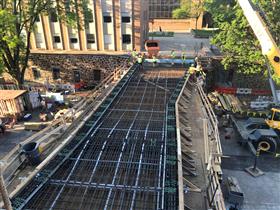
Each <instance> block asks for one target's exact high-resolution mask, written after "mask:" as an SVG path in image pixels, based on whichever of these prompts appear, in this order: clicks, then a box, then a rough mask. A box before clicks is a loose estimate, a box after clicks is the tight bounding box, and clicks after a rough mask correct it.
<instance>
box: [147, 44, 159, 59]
mask: <svg viewBox="0 0 280 210" xmlns="http://www.w3.org/2000/svg"><path fill="white" fill-rule="evenodd" d="M145 50H147V52H148V57H149V58H152V57H153V56H156V57H157V55H158V53H159V51H160V47H159V41H158V40H147V41H146V42H145Z"/></svg>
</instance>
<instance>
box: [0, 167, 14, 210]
mask: <svg viewBox="0 0 280 210" xmlns="http://www.w3.org/2000/svg"><path fill="white" fill-rule="evenodd" d="M2 167H3V163H0V193H1V195H2V199H3V202H4V208H5V209H6V210H13V208H12V205H11V201H10V198H9V194H8V191H7V189H6V186H5V181H4V177H3V173H2Z"/></svg>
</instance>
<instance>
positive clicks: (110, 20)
mask: <svg viewBox="0 0 280 210" xmlns="http://www.w3.org/2000/svg"><path fill="white" fill-rule="evenodd" d="M103 21H104V23H111V22H112V17H111V16H103Z"/></svg>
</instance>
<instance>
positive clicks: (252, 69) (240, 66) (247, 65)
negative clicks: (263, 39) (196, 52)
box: [205, 0, 280, 83]
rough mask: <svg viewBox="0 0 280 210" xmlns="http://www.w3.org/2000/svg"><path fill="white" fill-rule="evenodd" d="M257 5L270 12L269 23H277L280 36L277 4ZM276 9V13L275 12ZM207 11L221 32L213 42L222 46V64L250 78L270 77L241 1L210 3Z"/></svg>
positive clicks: (276, 31)
mask: <svg viewBox="0 0 280 210" xmlns="http://www.w3.org/2000/svg"><path fill="white" fill-rule="evenodd" d="M256 2H258V3H259V5H260V6H262V7H263V8H266V9H265V13H266V15H267V18H268V21H271V22H273V23H274V24H271V28H273V31H274V33H275V34H277V33H278V34H279V25H278V24H279V20H280V19H279V17H280V13H279V12H280V11H279V8H278V9H277V7H279V5H277V6H276V4H273V2H274V0H271V1H270V0H263V1H262V0H260V1H257V0H255V2H254V3H256ZM273 5H274V9H272V8H273ZM205 7H206V10H207V11H209V12H210V13H211V14H212V17H213V19H214V24H215V27H218V28H219V29H220V30H219V32H218V33H216V34H215V35H214V37H213V38H212V40H211V42H212V44H214V45H217V46H219V47H220V49H221V51H222V52H223V54H224V59H223V61H222V64H223V65H224V67H225V69H234V70H237V71H239V72H243V73H248V74H253V73H258V72H263V73H264V74H267V72H266V69H267V67H266V62H265V58H264V56H263V55H262V53H261V47H260V44H259V42H258V40H257V38H256V36H255V35H254V32H253V30H252V28H251V26H250V25H249V23H248V21H247V20H246V18H245V16H244V15H243V11H242V9H241V7H240V6H239V5H238V3H237V1H235V0H227V1H224V0H206V2H205ZM268 11H269V12H268ZM269 25H270V24H269ZM277 25H278V26H277ZM277 83H278V81H277Z"/></svg>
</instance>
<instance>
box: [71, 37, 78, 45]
mask: <svg viewBox="0 0 280 210" xmlns="http://www.w3.org/2000/svg"><path fill="white" fill-rule="evenodd" d="M70 42H71V43H73V44H75V43H78V39H77V38H70Z"/></svg>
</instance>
